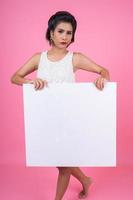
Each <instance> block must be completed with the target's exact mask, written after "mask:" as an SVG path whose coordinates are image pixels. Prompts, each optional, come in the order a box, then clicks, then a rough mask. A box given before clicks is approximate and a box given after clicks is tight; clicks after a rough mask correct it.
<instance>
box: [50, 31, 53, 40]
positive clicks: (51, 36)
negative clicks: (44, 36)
mask: <svg viewBox="0 0 133 200" xmlns="http://www.w3.org/2000/svg"><path fill="white" fill-rule="evenodd" d="M53 35H54V34H53V31H50V38H51V39H52V38H53Z"/></svg>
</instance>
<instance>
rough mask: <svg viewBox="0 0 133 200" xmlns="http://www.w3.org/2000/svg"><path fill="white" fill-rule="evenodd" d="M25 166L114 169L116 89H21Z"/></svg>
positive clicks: (88, 85)
mask: <svg viewBox="0 0 133 200" xmlns="http://www.w3.org/2000/svg"><path fill="white" fill-rule="evenodd" d="M23 97H24V123H25V144H26V165H27V166H79V167H80V166H116V83H115V82H107V83H106V84H105V87H104V90H102V91H100V90H98V89H97V88H96V86H95V85H94V84H93V83H49V84H48V87H46V88H43V89H42V90H35V89H34V86H33V85H32V84H23Z"/></svg>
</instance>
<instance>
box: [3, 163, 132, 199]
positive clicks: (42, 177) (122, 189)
mask: <svg viewBox="0 0 133 200" xmlns="http://www.w3.org/2000/svg"><path fill="white" fill-rule="evenodd" d="M0 168H1V169H0V199H1V200H54V195H55V187H56V180H57V175H58V170H57V169H56V168H53V167H49V168H43V167H40V168H39V167H36V168H35V167H25V166H23V165H14V166H8V165H1V166H0ZM81 169H82V170H83V171H84V172H85V174H86V175H88V176H91V177H92V178H93V185H92V186H91V187H90V192H89V196H88V197H87V198H86V200H87V199H91V200H132V199H133V166H118V167H94V168H93V167H88V168H87V167H85V168H81ZM80 190H81V185H80V183H79V182H78V181H77V180H76V179H75V178H74V177H71V180H70V184H69V186H68V190H67V191H66V193H65V195H64V198H63V200H78V197H77V195H78V193H79V192H80Z"/></svg>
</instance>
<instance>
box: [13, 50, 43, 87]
mask: <svg viewBox="0 0 133 200" xmlns="http://www.w3.org/2000/svg"><path fill="white" fill-rule="evenodd" d="M40 55H41V54H40V53H35V54H34V55H33V56H32V57H31V58H30V59H29V60H28V61H27V62H26V63H25V64H24V65H23V66H22V67H21V68H20V69H18V70H17V71H16V72H15V73H14V74H13V75H12V77H11V82H12V83H14V84H17V85H23V84H24V83H32V84H34V86H35V89H41V88H43V87H44V81H43V80H41V79H39V78H37V79H34V80H30V79H26V78H25V76H26V75H28V74H30V73H32V72H33V71H35V70H37V68H38V64H39V60H40Z"/></svg>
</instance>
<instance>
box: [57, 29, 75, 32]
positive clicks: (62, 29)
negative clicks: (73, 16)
mask: <svg viewBox="0 0 133 200" xmlns="http://www.w3.org/2000/svg"><path fill="white" fill-rule="evenodd" d="M58 30H60V31H65V30H64V29H62V28H58ZM67 32H71V33H72V31H69V30H68V31H67Z"/></svg>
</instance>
